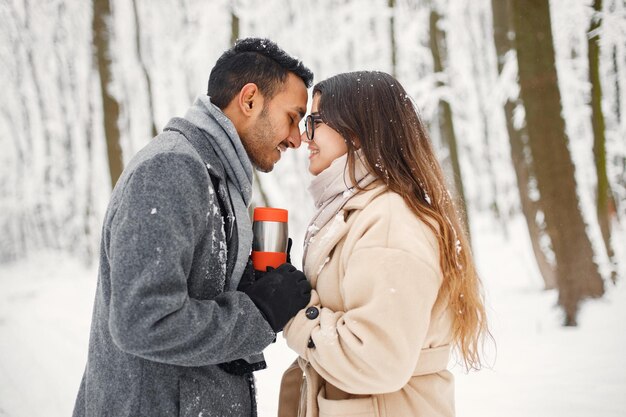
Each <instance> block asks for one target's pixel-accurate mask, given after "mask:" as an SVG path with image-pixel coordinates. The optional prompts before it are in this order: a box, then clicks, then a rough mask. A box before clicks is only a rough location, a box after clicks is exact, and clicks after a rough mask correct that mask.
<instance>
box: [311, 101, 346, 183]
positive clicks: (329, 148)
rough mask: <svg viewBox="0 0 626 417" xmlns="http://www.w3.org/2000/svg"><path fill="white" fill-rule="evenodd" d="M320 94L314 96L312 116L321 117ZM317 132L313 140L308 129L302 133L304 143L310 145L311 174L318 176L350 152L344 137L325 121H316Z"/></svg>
mask: <svg viewBox="0 0 626 417" xmlns="http://www.w3.org/2000/svg"><path fill="white" fill-rule="evenodd" d="M319 101H320V94H319V93H318V94H315V96H313V105H312V107H311V115H313V116H319ZM314 125H315V131H314V134H313V140H311V141H310V140H308V138H307V135H306V129H305V131H304V133H302V136H301V139H302V142H304V143H307V144H308V149H309V172H310V173H311V174H313V175H318V174H319V173H320V172H322V171H323V170H325V169H326V168H328V167H329V166H330V164H331V163H332V162H333V161H334V160H335V159H337V158H339V157H340V156H342V155H344V154H345V153H346V152H348V147H347V145H346V142H345V140H344V139H343V137H342V136H341V135H340V134H339V133H338V132H337V131H335V130H333V129H332V128H331V127H330V126H328V125H327V124H325V123H324V121H322V120H319V119H316V120H315V122H314Z"/></svg>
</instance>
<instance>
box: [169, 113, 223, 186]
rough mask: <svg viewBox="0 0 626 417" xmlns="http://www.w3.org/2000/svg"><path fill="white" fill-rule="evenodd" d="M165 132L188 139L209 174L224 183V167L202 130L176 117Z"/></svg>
mask: <svg viewBox="0 0 626 417" xmlns="http://www.w3.org/2000/svg"><path fill="white" fill-rule="evenodd" d="M164 130H165V131H173V132H178V133H180V134H181V135H183V136H184V137H185V138H187V140H188V141H189V143H191V145H192V146H193V147H194V149H195V150H196V152H198V154H199V155H200V157H201V158H202V160H203V161H204V163H205V164H206V167H207V169H208V170H209V174H211V176H213V177H217V178H218V179H219V180H220V182H223V180H224V178H225V177H226V171H225V170H224V165H223V164H222V162H221V161H220V160H219V158H218V157H217V154H216V153H215V151H214V150H213V148H212V147H211V144H210V143H209V141H208V140H207V138H206V137H205V136H204V134H203V133H202V131H200V129H198V128H197V127H196V126H195V125H194V124H193V123H191V122H190V121H188V120H186V119H183V118H182V117H174V118H173V119H171V120H170V121H169V122H168V123H167V125H166V126H165V129H164Z"/></svg>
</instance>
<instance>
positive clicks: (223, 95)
mask: <svg viewBox="0 0 626 417" xmlns="http://www.w3.org/2000/svg"><path fill="white" fill-rule="evenodd" d="M289 72H293V73H294V74H295V75H297V76H298V77H300V78H301V79H302V81H304V84H305V85H306V86H307V88H308V87H310V86H311V84H312V83H313V73H312V72H311V70H310V69H308V68H307V67H305V66H304V64H302V62H301V61H300V60H298V59H296V58H294V57H292V56H291V55H289V54H287V53H286V52H285V51H283V50H282V49H281V48H280V47H279V46H278V45H276V44H275V43H274V42H272V41H270V40H269V39H261V38H246V39H240V40H238V41H237V42H236V43H235V46H233V47H232V48H231V49H229V50H228V51H226V52H224V53H223V54H222V56H221V57H220V58H219V59H218V60H217V62H216V63H215V66H214V67H213V69H212V70H211V75H210V76H209V89H208V92H207V94H208V95H209V96H210V97H211V102H212V103H213V104H215V105H216V106H217V107H219V108H220V109H224V108H225V107H226V106H227V105H228V103H230V102H231V100H232V99H233V97H235V95H236V94H237V93H238V92H239V91H240V90H241V88H243V86H244V85H246V84H247V83H255V84H256V85H257V87H259V91H260V92H261V94H262V95H263V97H265V98H266V99H268V100H269V99H272V97H274V95H276V94H277V93H278V92H280V91H281V87H282V84H283V83H284V82H285V81H286V80H287V74H288V73H289Z"/></svg>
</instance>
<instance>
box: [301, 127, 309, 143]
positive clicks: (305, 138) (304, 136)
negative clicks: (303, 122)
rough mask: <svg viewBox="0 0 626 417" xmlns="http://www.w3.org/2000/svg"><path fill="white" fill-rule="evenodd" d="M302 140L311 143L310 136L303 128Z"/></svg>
mask: <svg viewBox="0 0 626 417" xmlns="http://www.w3.org/2000/svg"><path fill="white" fill-rule="evenodd" d="M300 141H301V142H303V143H309V142H310V141H309V138H308V137H307V135H306V130H303V131H302V133H300Z"/></svg>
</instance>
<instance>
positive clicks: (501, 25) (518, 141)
mask: <svg viewBox="0 0 626 417" xmlns="http://www.w3.org/2000/svg"><path fill="white" fill-rule="evenodd" d="M491 9H492V12H493V36H494V43H495V47H496V53H497V55H498V73H500V74H501V73H502V70H503V68H504V65H505V63H506V59H507V58H506V57H507V54H508V53H510V51H513V50H514V44H513V36H514V33H515V32H514V31H513V20H512V19H513V16H512V15H511V0H492V1H491ZM518 105H521V103H520V100H519V99H516V98H511V97H509V98H507V101H506V103H505V104H504V114H505V117H506V128H507V132H508V134H509V142H510V148H511V161H512V162H513V168H514V169H515V176H516V178H517V187H518V191H519V197H520V203H521V207H522V213H523V214H524V218H525V219H526V225H527V227H528V234H529V236H530V242H531V245H532V249H533V253H534V254H535V259H536V261H537V267H538V268H539V272H540V273H541V276H542V277H543V282H544V286H545V288H546V289H554V288H556V287H557V283H556V275H555V268H554V265H553V264H552V263H551V262H550V261H549V260H548V257H547V256H546V253H545V252H544V250H543V249H542V247H541V244H540V242H541V241H542V237H543V236H544V235H545V234H546V232H545V224H544V223H543V222H542V224H541V225H540V224H537V214H538V211H539V210H540V207H539V205H540V201H539V200H537V201H534V200H533V199H531V198H530V192H531V190H530V188H529V184H530V180H531V178H534V176H535V175H534V174H533V172H532V171H533V167H532V157H531V156H530V152H529V149H528V146H527V141H528V132H527V131H526V128H525V127H521V128H519V129H518V128H516V127H515V125H514V123H513V120H514V111H515V108H516V106H518Z"/></svg>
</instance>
